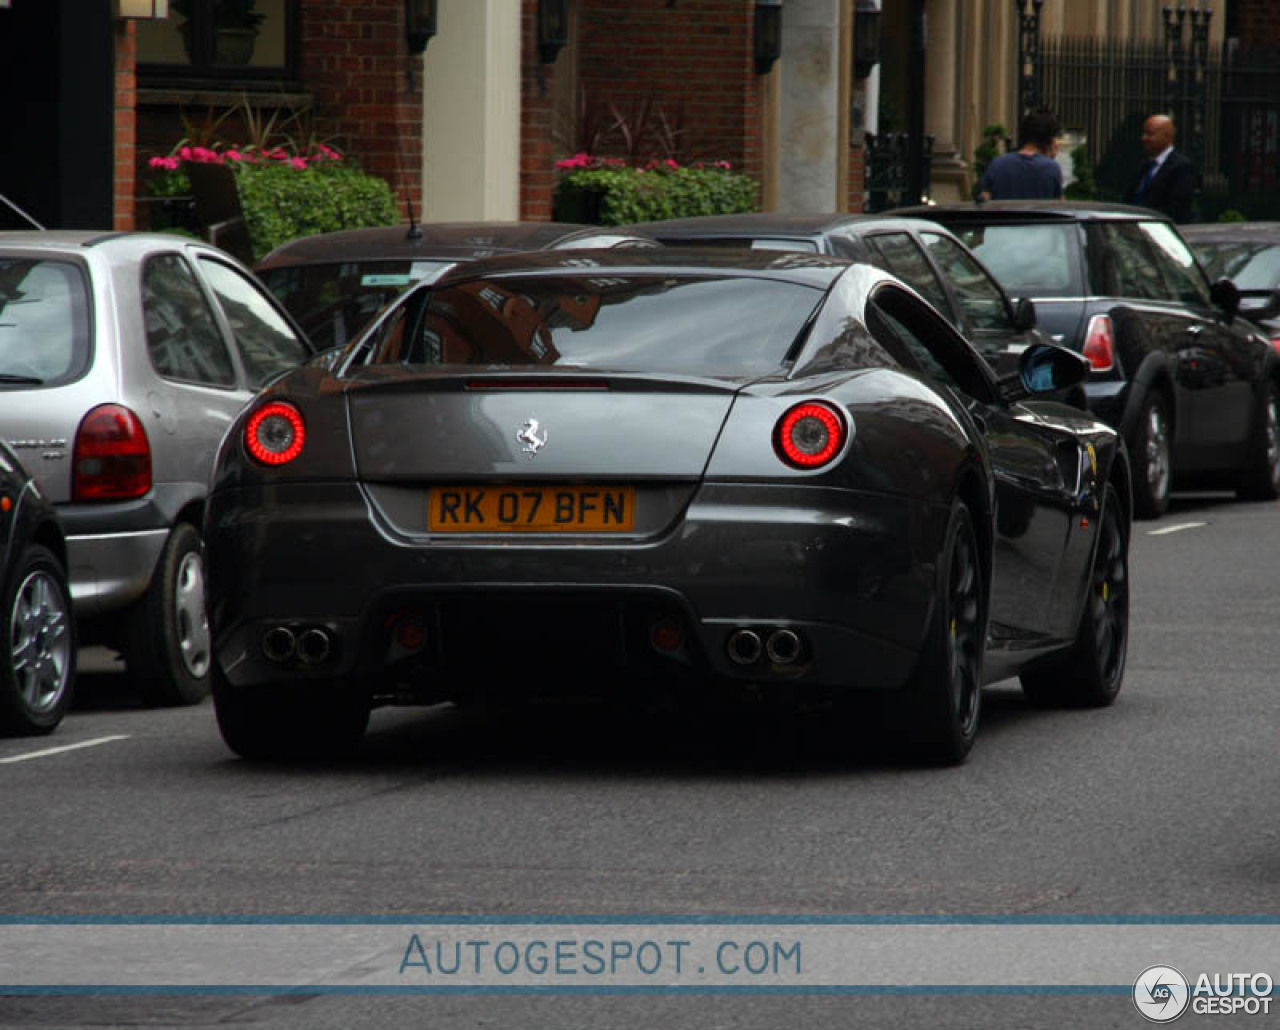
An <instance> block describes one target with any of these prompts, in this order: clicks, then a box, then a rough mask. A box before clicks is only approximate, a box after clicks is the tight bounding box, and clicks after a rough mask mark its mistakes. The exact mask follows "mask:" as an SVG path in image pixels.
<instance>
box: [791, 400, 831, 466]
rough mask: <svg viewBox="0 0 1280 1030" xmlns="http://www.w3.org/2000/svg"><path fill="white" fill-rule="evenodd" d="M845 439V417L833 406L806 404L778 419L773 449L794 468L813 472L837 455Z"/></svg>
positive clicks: (799, 405)
mask: <svg viewBox="0 0 1280 1030" xmlns="http://www.w3.org/2000/svg"><path fill="white" fill-rule="evenodd" d="M847 436H848V429H847V427H846V423H845V419H844V416H843V415H841V414H840V412H839V411H838V410H836V408H835V407H834V406H833V405H830V404H826V403H823V402H821V401H806V402H805V403H803V404H797V405H796V406H795V407H793V408H791V409H789V410H788V411H787V413H786V414H785V415H783V416H782V418H781V419H779V420H778V425H777V428H776V429H775V430H774V446H775V448H776V449H777V451H778V457H780V458H781V459H782V460H783V461H785V462H786V463H787V464H788V465H790V466H792V467H793V468H798V469H816V468H821V467H822V466H823V465H825V464H827V462H829V461H831V459H833V458H834V457H835V456H836V455H837V454H839V453H840V451H841V449H842V448H843V447H844V442H845V439H846V438H847Z"/></svg>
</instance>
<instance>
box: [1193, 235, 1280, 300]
mask: <svg viewBox="0 0 1280 1030" xmlns="http://www.w3.org/2000/svg"><path fill="white" fill-rule="evenodd" d="M1190 243H1191V249H1192V250H1194V251H1195V252H1196V255H1197V256H1198V257H1199V258H1200V263H1201V264H1203V265H1204V270H1205V273H1206V274H1207V275H1208V276H1209V278H1210V279H1231V280H1232V281H1234V282H1235V284H1236V285H1237V286H1238V287H1240V289H1242V290H1274V289H1275V288H1276V287H1277V286H1280V246H1277V245H1276V244H1273V243H1258V242H1254V241H1249V242H1244V241H1241V242H1238V243H1218V242H1215V243H1200V242H1198V241H1196V240H1191V241H1190Z"/></svg>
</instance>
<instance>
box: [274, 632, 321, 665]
mask: <svg viewBox="0 0 1280 1030" xmlns="http://www.w3.org/2000/svg"><path fill="white" fill-rule="evenodd" d="M262 653H263V655H265V656H266V658H267V660H268V661H272V662H276V663H277V664H282V663H284V662H288V661H291V660H292V659H294V658H297V659H298V660H299V661H301V662H302V663H303V664H304V665H318V664H319V663H321V662H325V661H328V659H329V656H330V655H332V654H333V637H332V635H331V634H330V633H329V631H328V630H327V629H325V628H324V627H322V626H310V627H308V628H307V629H304V630H302V631H301V632H300V633H294V631H293V630H292V629H290V628H289V627H288V626H272V627H271V628H270V629H269V630H267V631H266V632H265V633H264V634H262Z"/></svg>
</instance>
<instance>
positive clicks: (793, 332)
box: [366, 271, 824, 376]
mask: <svg viewBox="0 0 1280 1030" xmlns="http://www.w3.org/2000/svg"><path fill="white" fill-rule="evenodd" d="M823 296H824V292H823V291H822V290H820V289H817V288H815V287H812V286H805V285H801V284H798V283H791V282H779V281H776V280H769V279H757V278H750V277H737V276H735V277H725V278H716V277H710V276H709V277H697V278H695V277H691V276H654V275H645V276H616V275H609V274H608V272H607V271H603V272H602V273H601V274H597V275H589V276H576V275H575V276H564V275H557V276H529V277H511V278H507V277H502V278H494V279H481V280H475V281H472V282H462V283H458V284H457V285H452V286H449V287H447V288H442V289H438V290H432V291H430V292H429V293H427V294H426V297H427V302H426V304H425V305H417V308H418V310H417V311H414V310H413V308H414V305H410V304H405V305H403V306H402V307H403V310H402V311H400V312H397V313H396V315H395V316H392V317H389V318H388V319H386V320H385V322H384V323H383V324H382V325H380V326H379V327H378V329H377V331H376V332H375V334H374V336H375V338H374V339H372V340H370V341H366V345H367V348H368V352H369V360H370V361H371V362H372V363H376V364H406V365H441V364H444V365H568V366H574V367H580V368H591V367H597V368H602V369H610V370H614V371H658V372H674V373H687V374H691V375H713V376H714V375H726V376H737V375H744V374H764V373H767V372H770V371H772V370H774V369H776V368H778V367H779V366H781V365H782V364H783V363H784V362H785V361H786V360H787V355H788V351H789V350H790V349H791V347H792V344H793V343H795V341H796V339H797V337H798V336H799V334H800V331H801V330H802V329H803V328H804V326H805V323H806V322H807V320H808V318H809V316H810V315H811V314H812V313H813V311H814V309H815V308H816V307H817V305H818V304H819V302H820V301H821V300H822V298H823ZM397 316H398V317H397Z"/></svg>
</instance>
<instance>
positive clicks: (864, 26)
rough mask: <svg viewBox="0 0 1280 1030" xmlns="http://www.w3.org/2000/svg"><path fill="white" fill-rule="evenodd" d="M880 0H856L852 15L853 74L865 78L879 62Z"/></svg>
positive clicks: (857, 77)
mask: <svg viewBox="0 0 1280 1030" xmlns="http://www.w3.org/2000/svg"><path fill="white" fill-rule="evenodd" d="M881 17H883V16H882V15H881V13H880V0H858V7H857V9H856V11H855V12H854V15H853V76H854V78H856V79H865V78H866V77H867V76H868V75H870V74H871V71H872V69H873V68H875V66H876V65H877V64H879V63H880V19H881Z"/></svg>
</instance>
